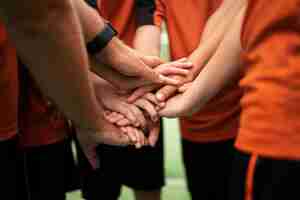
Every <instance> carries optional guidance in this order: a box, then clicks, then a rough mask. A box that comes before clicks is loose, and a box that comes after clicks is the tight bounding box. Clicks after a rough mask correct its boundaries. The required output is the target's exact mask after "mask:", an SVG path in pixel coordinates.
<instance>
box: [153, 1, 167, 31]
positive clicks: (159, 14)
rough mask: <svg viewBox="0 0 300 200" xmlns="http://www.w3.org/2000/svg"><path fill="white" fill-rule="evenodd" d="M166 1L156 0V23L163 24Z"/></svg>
mask: <svg viewBox="0 0 300 200" xmlns="http://www.w3.org/2000/svg"><path fill="white" fill-rule="evenodd" d="M165 12H166V9H165V3H164V1H163V0H155V12H154V24H155V25H156V26H161V25H162V22H163V21H164V20H165V16H166V13H165Z"/></svg>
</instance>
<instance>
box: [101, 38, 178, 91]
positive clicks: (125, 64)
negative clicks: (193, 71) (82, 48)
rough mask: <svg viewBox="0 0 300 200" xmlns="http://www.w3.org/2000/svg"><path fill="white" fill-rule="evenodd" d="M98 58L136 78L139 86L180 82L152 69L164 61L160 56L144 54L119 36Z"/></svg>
mask: <svg viewBox="0 0 300 200" xmlns="http://www.w3.org/2000/svg"><path fill="white" fill-rule="evenodd" d="M96 59H97V61H98V62H99V63H102V64H105V65H107V66H109V67H111V68H112V69H114V70H115V71H116V72H119V73H120V74H122V75H125V76H128V77H131V78H135V79H136V81H137V83H136V84H137V85H138V86H141V85H149V84H153V83H156V84H170V85H174V84H175V85H177V84H178V82H177V81H176V80H173V79H170V78H168V77H166V76H164V75H161V74H159V73H157V72H156V71H154V70H153V69H152V68H153V65H155V66H156V65H159V64H161V63H162V61H161V60H160V59H159V58H157V57H154V56H144V55H142V54H140V53H138V52H137V51H136V50H134V49H132V48H130V47H128V46H126V45H125V44H123V43H122V42H121V41H120V40H119V39H117V38H113V39H112V40H111V41H110V42H109V44H108V45H107V46H106V47H105V48H104V49H103V50H102V51H101V53H99V55H96ZM138 86H137V87H138Z"/></svg>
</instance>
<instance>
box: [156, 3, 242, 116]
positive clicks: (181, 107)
mask: <svg viewBox="0 0 300 200" xmlns="http://www.w3.org/2000/svg"><path fill="white" fill-rule="evenodd" d="M244 12H245V7H244V8H243V9H242V10H241V11H240V13H239V14H238V16H237V17H236V18H235V19H234V22H233V24H232V26H231V27H230V28H231V29H230V31H229V32H228V33H227V34H226V35H225V38H224V40H223V41H222V42H221V44H220V46H219V48H218V50H217V51H216V53H215V54H214V56H213V57H212V58H211V59H210V61H209V62H208V64H207V66H206V67H205V68H204V69H203V70H202V71H201V72H200V74H199V75H198V77H197V78H196V80H195V81H194V82H193V84H192V86H191V87H190V88H188V90H187V91H186V92H185V93H183V94H179V95H177V96H175V97H173V98H171V99H170V100H169V101H167V105H166V108H165V109H163V110H162V111H161V112H160V114H161V115H162V116H167V117H175V116H176V117H177V116H185V115H190V114H192V113H194V112H196V111H198V110H200V109H201V108H202V107H203V105H205V103H206V102H207V101H209V100H210V99H211V98H212V97H214V96H215V95H216V94H217V93H218V92H219V91H220V90H221V89H222V88H223V87H224V86H225V85H226V84H227V83H228V82H230V81H231V80H232V79H234V78H236V76H237V75H238V74H239V71H240V65H239V61H240V59H239V57H240V52H241V46H240V39H239V38H240V32H241V27H242V21H243V17H244Z"/></svg>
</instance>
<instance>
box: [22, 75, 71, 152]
mask: <svg viewBox="0 0 300 200" xmlns="http://www.w3.org/2000/svg"><path fill="white" fill-rule="evenodd" d="M22 72H24V73H25V70H23V71H22ZM26 72H27V71H26ZM21 76H24V74H23V75H21ZM25 78H26V81H23V82H21V84H22V83H23V84H25V82H26V84H25V86H24V87H22V86H21V87H20V88H21V89H23V90H24V91H21V92H24V93H23V95H22V97H21V99H22V101H24V102H23V104H24V106H22V107H23V108H21V109H20V112H19V113H20V118H19V120H20V122H19V126H20V136H19V145H20V147H34V146H41V145H48V144H54V143H56V142H60V141H62V140H64V139H65V138H66V136H67V133H68V132H69V127H68V123H67V120H66V119H65V118H64V116H63V115H62V114H61V113H60V112H59V111H58V110H57V108H56V107H55V106H54V105H53V104H51V103H50V102H49V101H48V100H47V99H46V98H45V97H44V96H43V95H42V94H41V92H40V89H39V88H38V87H37V86H36V83H35V81H34V80H33V79H32V78H31V76H30V75H29V73H28V72H27V73H26V77H25Z"/></svg>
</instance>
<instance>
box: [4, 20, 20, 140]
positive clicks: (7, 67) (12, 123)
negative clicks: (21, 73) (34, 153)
mask: <svg viewBox="0 0 300 200" xmlns="http://www.w3.org/2000/svg"><path fill="white" fill-rule="evenodd" d="M17 100H18V71H17V58H16V52H15V49H14V47H13V45H12V44H11V42H10V41H9V39H8V36H7V33H6V31H5V28H4V26H3V24H1V23H0V141H1V140H6V139H9V138H11V137H13V136H15V135H16V133H17V107H18V105H17V104H18V101H17Z"/></svg>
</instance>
